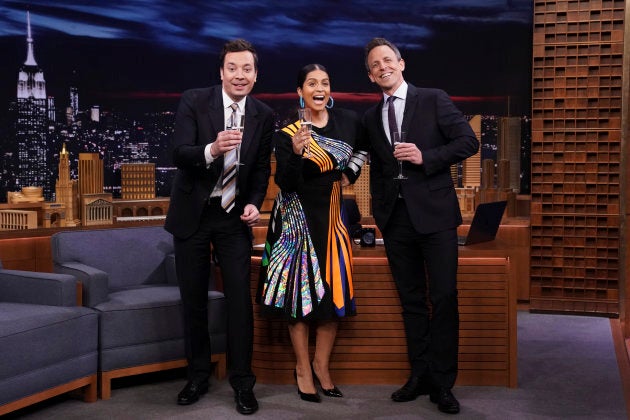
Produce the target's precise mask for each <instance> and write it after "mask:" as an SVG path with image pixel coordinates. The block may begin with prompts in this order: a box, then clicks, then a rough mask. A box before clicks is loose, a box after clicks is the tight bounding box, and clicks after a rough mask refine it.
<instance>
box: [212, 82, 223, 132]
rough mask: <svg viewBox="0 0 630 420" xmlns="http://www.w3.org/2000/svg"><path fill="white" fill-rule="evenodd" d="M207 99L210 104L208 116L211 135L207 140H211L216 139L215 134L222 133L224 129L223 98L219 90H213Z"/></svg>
mask: <svg viewBox="0 0 630 420" xmlns="http://www.w3.org/2000/svg"><path fill="white" fill-rule="evenodd" d="M208 99H209V102H210V103H209V107H208V108H209V112H208V116H209V117H210V130H211V132H212V133H211V134H213V135H211V137H210V138H209V139H208V140H211V139H212V138H214V137H216V134H217V133H218V132H219V131H223V130H224V128H225V121H224V116H225V112H224V110H223V96H222V94H221V88H218V89H217V88H214V89H213V91H212V93H211V94H210V97H209V98H208Z"/></svg>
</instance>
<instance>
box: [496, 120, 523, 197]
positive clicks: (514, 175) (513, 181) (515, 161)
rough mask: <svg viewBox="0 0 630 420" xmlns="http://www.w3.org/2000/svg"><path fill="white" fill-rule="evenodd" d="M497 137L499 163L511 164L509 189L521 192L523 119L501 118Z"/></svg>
mask: <svg viewBox="0 0 630 420" xmlns="http://www.w3.org/2000/svg"><path fill="white" fill-rule="evenodd" d="M497 137H498V139H497V140H498V141H497V143H498V149H497V154H498V156H497V162H500V161H501V160H507V161H508V162H510V164H509V171H510V172H509V185H508V188H511V189H512V190H514V191H519V190H520V189H521V118H520V117H501V118H500V119H499V131H498V136H497Z"/></svg>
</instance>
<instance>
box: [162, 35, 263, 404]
mask: <svg viewBox="0 0 630 420" xmlns="http://www.w3.org/2000/svg"><path fill="white" fill-rule="evenodd" d="M219 58H220V74H221V84H220V85H216V86H212V87H209V88H201V89H191V90H188V91H186V92H184V93H183V94H182V97H181V100H180V104H179V108H178V110H177V116H176V118H175V133H174V136H173V162H174V164H175V166H177V173H176V175H175V179H174V181H173V189H172V191H171V201H170V206H169V211H168V215H167V218H166V224H165V228H166V230H168V231H169V232H171V233H172V234H173V236H174V242H175V261H176V267H177V277H178V282H179V288H180V292H181V296H182V303H183V307H184V332H185V343H186V357H187V359H188V382H187V384H186V386H185V387H184V388H183V389H182V391H181V392H180V393H179V395H178V397H177V403H178V404H180V405H188V404H193V403H195V402H196V401H197V400H198V399H199V397H200V396H201V395H203V394H205V393H206V392H207V391H208V378H209V375H210V370H211V366H210V353H211V352H210V339H209V335H208V315H207V313H208V295H207V290H208V278H209V276H210V269H211V266H210V261H211V258H210V255H209V250H210V246H211V245H212V249H213V252H214V256H215V257H216V260H217V261H218V263H219V264H220V266H221V274H222V278H223V291H224V293H225V298H226V302H227V312H228V313H227V320H228V330H227V335H228V337H227V348H228V354H227V360H228V371H229V376H230V384H231V385H232V388H233V389H234V396H235V400H236V409H237V411H238V412H239V413H241V414H252V413H254V412H255V411H256V410H257V409H258V402H257V401H256V397H255V396H254V392H253V387H254V383H255V382H256V378H255V376H254V374H253V372H252V369H251V359H252V349H253V319H252V316H253V315H252V302H251V296H250V258H251V249H252V242H251V241H252V239H251V238H252V235H251V226H253V225H255V224H256V223H257V222H258V219H259V217H260V213H259V209H260V206H261V205H262V202H263V199H264V197H265V193H266V191H267V185H268V182H269V175H270V172H271V168H270V156H271V137H272V134H273V115H272V110H271V108H269V107H268V106H267V105H265V104H263V103H262V102H260V101H259V100H257V99H255V98H253V97H251V96H248V95H249V93H250V92H251V90H252V88H253V87H254V84H255V83H256V77H257V74H258V56H257V54H256V50H255V49H254V47H253V46H252V45H251V44H250V43H249V42H247V41H245V40H242V39H239V40H234V41H229V42H227V43H226V44H225V45H224V47H223V50H222V52H221V54H220V57H219ZM241 121H242V123H241ZM235 124H236V127H237V129H233V127H235Z"/></svg>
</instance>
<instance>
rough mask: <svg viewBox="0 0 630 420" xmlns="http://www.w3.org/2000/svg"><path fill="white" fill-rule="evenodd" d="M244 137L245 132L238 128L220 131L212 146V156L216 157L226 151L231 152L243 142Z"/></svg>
mask: <svg viewBox="0 0 630 420" xmlns="http://www.w3.org/2000/svg"><path fill="white" fill-rule="evenodd" d="M242 139H243V133H241V132H240V131H238V130H225V131H220V132H219V134H217V139H216V140H215V141H214V142H213V143H212V145H211V146H210V153H211V154H212V157H213V158H215V159H216V158H218V157H219V156H221V155H223V154H225V153H226V152H229V151H230V150H232V149H234V148H235V147H236V146H238V145H239V144H241V140H242Z"/></svg>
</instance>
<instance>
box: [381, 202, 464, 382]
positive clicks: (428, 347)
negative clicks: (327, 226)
mask: <svg viewBox="0 0 630 420" xmlns="http://www.w3.org/2000/svg"><path fill="white" fill-rule="evenodd" d="M382 233H383V240H384V243H385V250H386V253H387V259H388V261H389V265H390V267H391V271H392V275H393V277H394V281H395V283H396V287H397V288H398V294H399V297H400V302H401V305H402V316H403V321H404V326H405V334H406V338H407V351H408V355H409V362H410V364H411V374H412V375H413V376H421V377H422V376H425V375H430V378H431V380H432V381H433V385H435V386H437V387H440V388H447V389H450V388H452V387H453V385H454V384H455V379H456V378H457V355H458V340H459V312H458V307H457V257H458V249H457V247H458V245H457V229H456V228H453V229H448V230H445V231H440V232H433V233H428V234H420V233H418V232H416V231H415V229H414V228H413V225H412V224H411V221H410V219H409V214H408V212H407V207H406V205H405V201H404V199H402V198H399V199H398V200H397V202H396V206H395V208H394V211H393V214H392V215H391V217H390V218H389V222H388V224H387V226H386V227H385V229H384V231H383V232H382ZM427 291H428V296H427ZM428 298H429V299H430V306H429V304H428V300H427V299H428Z"/></svg>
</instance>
